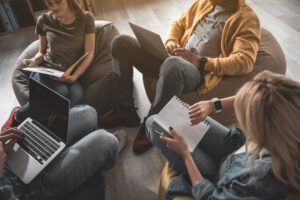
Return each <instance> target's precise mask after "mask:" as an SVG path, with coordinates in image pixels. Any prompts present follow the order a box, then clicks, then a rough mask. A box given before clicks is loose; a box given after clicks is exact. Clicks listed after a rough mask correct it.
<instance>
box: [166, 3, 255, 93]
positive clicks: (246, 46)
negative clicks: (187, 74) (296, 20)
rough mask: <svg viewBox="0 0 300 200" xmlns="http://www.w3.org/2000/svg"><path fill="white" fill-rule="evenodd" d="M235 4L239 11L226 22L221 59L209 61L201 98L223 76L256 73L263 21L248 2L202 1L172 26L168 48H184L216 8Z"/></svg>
mask: <svg viewBox="0 0 300 200" xmlns="http://www.w3.org/2000/svg"><path fill="white" fill-rule="evenodd" d="M228 3H234V4H235V5H236V11H235V13H233V14H232V15H231V16H230V17H229V18H228V20H227V21H226V23H225V25H224V28H223V32H222V37H221V55H219V57H217V58H208V60H207V63H206V65H205V71H206V74H205V75H204V82H202V84H201V86H200V87H199V89H198V94H199V95H201V94H204V93H206V92H208V91H209V90H211V89H213V88H214V87H216V86H217V85H218V84H219V83H220V81H221V80H222V78H223V76H226V75H229V76H234V75H241V74H247V73H249V72H251V71H252V70H253V66H254V62H255V60H256V55H257V50H258V46H259V42H260V21H259V19H258V17H257V15H256V14H255V12H254V11H253V10H252V9H251V8H250V7H249V6H248V5H247V3H246V2H245V0H198V1H196V2H195V3H194V4H193V5H192V6H191V7H190V8H189V9H188V10H187V11H186V12H185V13H183V14H182V15H181V17H180V18H179V19H178V20H176V21H174V22H173V23H172V25H171V28H170V31H169V34H168V37H167V40H166V42H165V45H169V44H179V45H180V46H182V47H184V46H185V45H186V43H187V41H188V39H189V37H190V36H191V34H192V32H193V30H194V28H195V27H196V25H197V24H198V23H199V21H200V20H202V19H203V18H204V17H205V16H206V15H207V14H208V13H210V12H211V11H212V9H213V8H214V6H216V5H221V6H222V5H223V6H226V4H228Z"/></svg>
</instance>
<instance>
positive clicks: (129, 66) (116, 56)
mask: <svg viewBox="0 0 300 200" xmlns="http://www.w3.org/2000/svg"><path fill="white" fill-rule="evenodd" d="M112 58H113V71H114V73H115V80H116V84H117V87H116V88H117V91H116V102H117V103H118V104H119V105H121V106H124V107H133V106H134V103H133V84H132V77H133V66H134V67H135V68H136V69H137V70H139V71H140V72H141V73H142V74H144V75H147V76H152V77H154V78H158V83H157V86H156V96H155V99H154V102H153V104H152V105H151V109H150V111H149V114H148V115H149V116H150V115H152V114H156V113H158V112H159V111H160V110H161V109H162V108H163V107H164V106H165V104H166V103H167V102H168V101H169V100H170V99H171V98H172V97H173V96H174V95H176V96H180V95H181V94H183V93H188V92H192V91H195V90H196V89H197V88H198V87H199V85H200V83H201V79H202V77H201V74H200V72H199V70H198V69H197V68H196V67H195V66H194V65H193V64H191V63H190V62H188V61H186V60H184V59H182V58H180V57H175V56H171V57H168V58H167V59H166V60H164V61H162V60H159V59H157V58H156V57H154V56H152V55H151V54H149V53H148V52H146V51H144V50H143V49H142V48H141V47H140V45H139V44H138V42H137V40H136V39H134V38H132V37H130V36H127V35H120V36H117V37H115V38H114V40H113V42H112Z"/></svg>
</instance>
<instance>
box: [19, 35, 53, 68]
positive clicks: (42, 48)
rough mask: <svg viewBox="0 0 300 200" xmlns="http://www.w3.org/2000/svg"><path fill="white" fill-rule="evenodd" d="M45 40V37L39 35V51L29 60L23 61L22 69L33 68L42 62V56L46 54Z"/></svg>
mask: <svg viewBox="0 0 300 200" xmlns="http://www.w3.org/2000/svg"><path fill="white" fill-rule="evenodd" d="M46 48H47V39H46V36H45V35H39V51H38V52H37V54H35V56H34V57H33V58H31V59H24V60H23V66H24V67H33V66H35V65H38V64H40V63H41V62H42V61H43V60H44V54H45V53H46Z"/></svg>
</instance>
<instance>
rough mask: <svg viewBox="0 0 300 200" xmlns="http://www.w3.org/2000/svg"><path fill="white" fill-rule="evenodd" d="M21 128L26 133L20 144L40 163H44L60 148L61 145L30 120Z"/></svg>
mask: <svg viewBox="0 0 300 200" xmlns="http://www.w3.org/2000/svg"><path fill="white" fill-rule="evenodd" d="M19 130H20V131H21V132H22V133H23V134H24V139H22V140H21V141H20V142H18V144H19V145H20V146H21V147H22V148H23V149H24V150H25V151H26V152H27V153H29V154H30V155H31V156H32V157H33V158H34V159H36V160H37V161H38V162H39V163H40V164H44V162H45V161H47V160H48V159H49V158H50V157H51V156H52V155H53V154H54V153H55V152H56V151H57V150H58V149H59V145H58V144H57V143H55V142H53V141H52V140H50V139H49V138H48V137H46V136H45V134H43V133H42V132H41V131H40V130H38V129H37V128H36V127H35V126H34V125H32V124H31V123H30V122H26V123H25V124H24V125H23V126H22V127H20V128H19Z"/></svg>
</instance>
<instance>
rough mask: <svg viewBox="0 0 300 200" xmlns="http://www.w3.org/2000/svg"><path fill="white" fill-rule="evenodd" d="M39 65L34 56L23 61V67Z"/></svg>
mask: <svg viewBox="0 0 300 200" xmlns="http://www.w3.org/2000/svg"><path fill="white" fill-rule="evenodd" d="M35 65H37V63H36V60H35V59H34V58H31V59H24V60H23V62H22V66H23V67H33V66H35Z"/></svg>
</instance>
